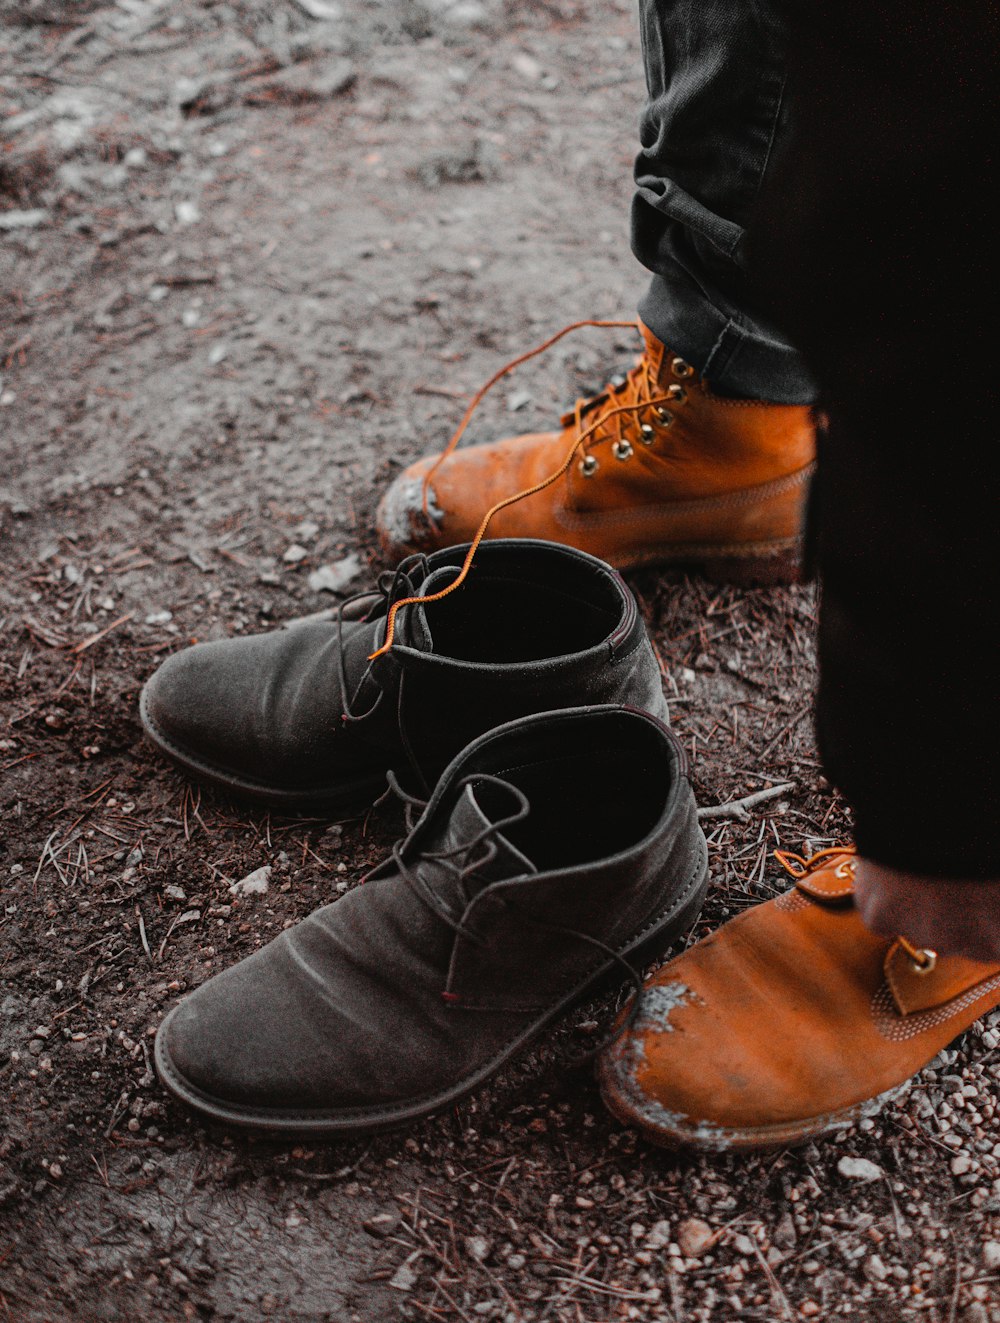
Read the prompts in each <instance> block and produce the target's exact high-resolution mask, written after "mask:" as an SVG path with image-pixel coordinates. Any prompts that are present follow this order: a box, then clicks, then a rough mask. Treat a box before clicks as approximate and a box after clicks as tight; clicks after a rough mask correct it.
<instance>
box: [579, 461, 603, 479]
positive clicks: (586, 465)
mask: <svg viewBox="0 0 1000 1323" xmlns="http://www.w3.org/2000/svg"><path fill="white" fill-rule="evenodd" d="M599 468H600V465H599V464H598V462H597V460H596V458H595V457H594V456H593V455H584V457H583V459H581V460H580V472H581V473H582V474H583V476H584V477H585V478H592V477H593V476H594V474H595V473H596V472H597V470H598V469H599Z"/></svg>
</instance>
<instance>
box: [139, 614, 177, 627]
mask: <svg viewBox="0 0 1000 1323" xmlns="http://www.w3.org/2000/svg"><path fill="white" fill-rule="evenodd" d="M173 618H174V617H173V612H172V611H150V613H149V615H148V616H147V617H146V624H147V625H169V624H170V622H171V620H173Z"/></svg>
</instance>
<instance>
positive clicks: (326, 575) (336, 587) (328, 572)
mask: <svg viewBox="0 0 1000 1323" xmlns="http://www.w3.org/2000/svg"><path fill="white" fill-rule="evenodd" d="M362 568H363V566H362V563H361V557H360V556H359V555H357V553H356V552H351V554H350V555H349V556H345V557H344V558H343V560H338V561H335V562H334V563H333V564H332V565H321V566H320V567H319V568H318V569H316V570H313V572H312V574H310V576H309V587H310V588H311V589H312V591H313V592H314V593H324V592H325V593H339V592H342V591H343V590H344V589H345V588H346V587H347V585H348V584H349V583H350V582H351V580H352V579H356V578H357V577H358V575H359V574H360V573H361V570H362Z"/></svg>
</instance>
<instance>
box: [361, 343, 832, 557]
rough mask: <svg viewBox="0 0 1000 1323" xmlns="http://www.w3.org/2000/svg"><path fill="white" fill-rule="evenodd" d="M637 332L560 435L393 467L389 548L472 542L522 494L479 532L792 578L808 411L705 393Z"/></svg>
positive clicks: (392, 552) (810, 428)
mask: <svg viewBox="0 0 1000 1323" xmlns="http://www.w3.org/2000/svg"><path fill="white" fill-rule="evenodd" d="M639 329H640V330H641V332H642V335H643V337H644V339H645V342H646V350H645V353H644V354H643V355H642V356H641V357H640V358H639V359H638V361H637V362H636V365H635V367H634V368H633V369H632V370H631V372H629V373H628V375H627V376H620V377H616V378H614V379H613V380H612V381H611V383H610V384H609V385H608V386H607V387H606V388H605V390H604V391H602V392H601V393H600V394H599V395H596V396H594V397H593V398H592V399H590V400H581V401H579V402H578V403H577V405H576V408H575V409H574V411H573V412H572V413H569V414H566V415H565V416H564V417H563V419H562V423H563V430H562V431H561V432H544V433H539V434H535V435H530V436H520V437H513V438H510V439H508V440H505V441H495V442H492V443H491V444H488V445H478V446H467V447H464V448H462V449H459V450H454V451H452V452H451V453H449V452H448V451H446V452H445V453H444V455H443V456H437V457H436V458H435V457H428V458H426V459H422V460H420V461H418V462H417V463H416V464H413V465H411V466H410V467H409V468H408V469H406V470H405V471H404V472H403V473H401V474H400V475H399V477H397V478H396V480H395V482H394V483H393V484H392V486H391V487H390V488H389V489H388V491H387V492H386V493H385V495H384V497H383V499H382V502H381V504H380V506H379V510H378V517H377V522H378V529H379V534H380V537H381V539H382V546H383V549H384V551H385V553H386V554H387V555H388V556H390V557H392V558H393V559H396V558H398V557H400V556H403V555H405V554H407V553H409V552H412V551H425V550H431V549H432V548H435V547H442V546H448V545H449V544H451V543H454V542H465V541H469V540H471V539H472V538H473V537H474V535H475V534H476V531H477V529H478V528H479V526H480V523H481V521H482V520H483V517H484V516H485V515H486V513H487V512H488V511H489V510H490V508H491V507H492V506H494V505H496V504H497V503H498V502H500V501H502V500H505V499H506V498H510V497H513V496H514V495H515V494H516V493H518V492H525V493H533V494H526V495H524V496H523V498H522V499H519V500H517V501H515V502H513V503H511V504H508V505H506V506H505V507H504V508H503V509H502V510H499V511H497V512H496V514H495V515H494V516H493V518H492V519H491V521H490V523H489V527H488V530H487V532H486V536H487V537H489V538H495V537H538V538H546V539H549V540H551V541H555V542H563V543H567V544H569V545H570V546H573V547H578V548H579V549H580V550H583V551H587V552H590V554H591V555H595V556H598V557H600V558H601V559H602V560H606V561H608V562H609V563H610V564H612V565H614V566H615V567H616V568H617V569H628V568H631V567H634V566H638V565H646V564H653V563H662V564H678V565H684V566H687V567H690V568H693V569H698V570H700V571H702V572H704V573H707V574H709V575H710V576H711V577H712V578H716V579H720V580H732V581H736V582H742V583H752V582H757V583H777V582H784V581H787V580H789V579H794V578H796V577H798V566H799V559H800V547H801V533H802V522H803V511H804V505H805V497H806V491H807V487H808V482H809V476H810V474H811V472H812V468H813V458H814V451H815V427H814V421H813V417H812V411H811V410H810V409H809V407H808V406H805V405H790V404H768V403H765V402H763V401H760V400H742V399H730V398H727V397H725V396H721V395H713V394H712V391H711V390H710V389H709V386H708V383H707V382H706V381H705V380H703V379H702V378H700V377H699V376H698V375H697V373H696V372H695V371H694V369H693V368H692V367H691V366H690V364H688V363H685V362H684V361H683V360H682V359H680V358H678V357H677V356H676V355H675V354H672V353H671V352H670V350H669V349H667V348H666V347H665V346H664V345H663V344H661V342H660V341H659V340H658V339H657V338H656V336H655V335H653V333H652V332H651V331H650V330H648V328H646V327H645V326H643V325H642V324H641V323H640V324H639ZM460 430H461V429H460ZM552 475H558V476H557V477H556V478H555V479H554V480H553V481H551V482H546V479H549V478H550V477H552ZM428 476H429V479H430V480H429V481H426V480H427V479H428ZM536 488H538V490H535V489H536Z"/></svg>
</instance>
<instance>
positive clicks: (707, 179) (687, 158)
mask: <svg viewBox="0 0 1000 1323" xmlns="http://www.w3.org/2000/svg"><path fill="white" fill-rule="evenodd" d="M639 8H640V24H641V35H642V50H643V60H644V63H645V70H646V85H647V88H648V92H649V102H648V104H647V106H646V109H645V111H644V113H643V116H642V121H641V125H640V142H641V150H640V152H639V155H638V156H637V158H636V162H635V182H636V194H635V198H634V201H633V205H632V250H633V252H634V253H635V255H636V257H637V258H638V259H639V261H640V262H642V264H643V265H644V266H646V267H647V268H648V269H649V270H650V271H652V272H653V273H654V275H653V280H652V283H651V284H650V287H649V290H648V291H647V293H646V295H645V297H644V298H643V300H642V301H641V303H640V305H639V315H640V316H641V317H642V320H643V321H644V322H645V323H646V325H647V326H648V327H649V328H650V330H651V331H653V332H654V334H655V335H657V336H658V337H659V338H660V339H661V340H662V341H663V342H664V343H665V344H667V345H669V346H670V348H671V349H672V350H674V351H675V352H677V353H679V354H681V355H682V356H683V357H684V358H686V359H687V360H688V361H689V362H690V363H692V364H693V365H694V367H695V368H697V370H698V371H699V372H701V373H703V374H704V375H705V376H706V377H707V378H708V381H709V383H710V385H711V387H712V389H713V390H715V391H716V392H718V393H719V394H723V395H733V396H743V397H749V398H754V399H763V400H770V401H773V402H775V403H786V404H808V403H811V402H812V401H813V399H814V398H815V389H814V386H813V381H812V378H811V376H810V374H809V372H808V370H807V368H806V366H805V364H804V363H803V361H802V359H801V357H800V356H799V354H798V353H797V351H796V350H795V349H794V348H793V347H792V345H791V344H790V343H789V342H788V340H787V339H786V338H785V337H784V336H783V335H782V334H781V332H780V331H779V330H778V329H777V328H776V326H775V325H774V323H773V322H772V321H771V320H770V319H769V318H768V316H767V315H766V314H765V312H764V310H763V308H762V307H760V306H759V303H758V300H757V299H756V297H755V295H754V293H753V292H752V290H751V289H750V288H749V287H748V283H747V279H746V261H745V240H746V233H747V226H748V223H749V221H750V218H751V215H752V212H753V207H754V203H755V201H756V198H757V194H758V191H759V189H760V187H761V184H762V182H763V180H764V177H765V175H766V174H767V172H768V169H769V167H770V165H771V163H772V160H773V158H774V155H775V149H776V147H777V146H778V145H779V144H780V143H781V142H782V141H783V140H784V138H785V137H786V136H787V133H788V123H787V111H786V104H785V44H786V41H785V25H784V22H783V20H782V17H781V15H780V13H779V10H778V7H777V5H776V4H775V3H773V0H640V5H639Z"/></svg>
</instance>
